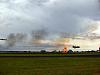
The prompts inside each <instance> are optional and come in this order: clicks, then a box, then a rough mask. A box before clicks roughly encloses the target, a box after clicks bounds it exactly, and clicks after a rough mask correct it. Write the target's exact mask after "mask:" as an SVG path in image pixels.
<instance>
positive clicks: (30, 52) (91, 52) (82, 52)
mask: <svg viewBox="0 0 100 75" xmlns="http://www.w3.org/2000/svg"><path fill="white" fill-rule="evenodd" d="M0 53H1V54H2V53H8V54H10V53H11V54H12V53H13V54H14V53H15V54H16V53H18V54H95V53H100V51H99V50H97V51H94V50H91V51H72V50H68V51H67V52H63V51H57V50H54V51H51V52H49V51H46V50H41V51H0Z"/></svg>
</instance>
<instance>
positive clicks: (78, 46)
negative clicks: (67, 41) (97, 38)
mask: <svg viewBox="0 0 100 75" xmlns="http://www.w3.org/2000/svg"><path fill="white" fill-rule="evenodd" d="M72 47H73V48H80V46H72Z"/></svg>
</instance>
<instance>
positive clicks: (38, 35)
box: [31, 29, 48, 45]
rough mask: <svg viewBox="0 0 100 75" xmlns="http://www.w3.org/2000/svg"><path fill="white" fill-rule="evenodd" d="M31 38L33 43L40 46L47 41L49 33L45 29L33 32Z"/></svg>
mask: <svg viewBox="0 0 100 75" xmlns="http://www.w3.org/2000/svg"><path fill="white" fill-rule="evenodd" d="M31 36H32V43H33V44H36V45H38V44H41V43H42V40H45V39H46V37H47V36H48V32H47V31H46V30H45V29H38V30H33V31H32V33H31Z"/></svg>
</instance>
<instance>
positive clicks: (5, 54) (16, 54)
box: [0, 53, 100, 56]
mask: <svg viewBox="0 0 100 75" xmlns="http://www.w3.org/2000/svg"><path fill="white" fill-rule="evenodd" d="M98 54H100V53H88V54H49V53H47V54H39V53H37V54H31V53H28V54H24V53H23V54H18V53H15V54H13V53H12V54H11V53H1V54H0V56H77V55H79V56H81V55H98Z"/></svg>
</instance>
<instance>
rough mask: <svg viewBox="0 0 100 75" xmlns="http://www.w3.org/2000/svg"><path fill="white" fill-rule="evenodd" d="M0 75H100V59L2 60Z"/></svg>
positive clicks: (0, 61)
mask: <svg viewBox="0 0 100 75" xmlns="http://www.w3.org/2000/svg"><path fill="white" fill-rule="evenodd" d="M0 75H100V58H82V57H80V58H66V57H65V58H63V57H62V58H13V57H12V58H0Z"/></svg>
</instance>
